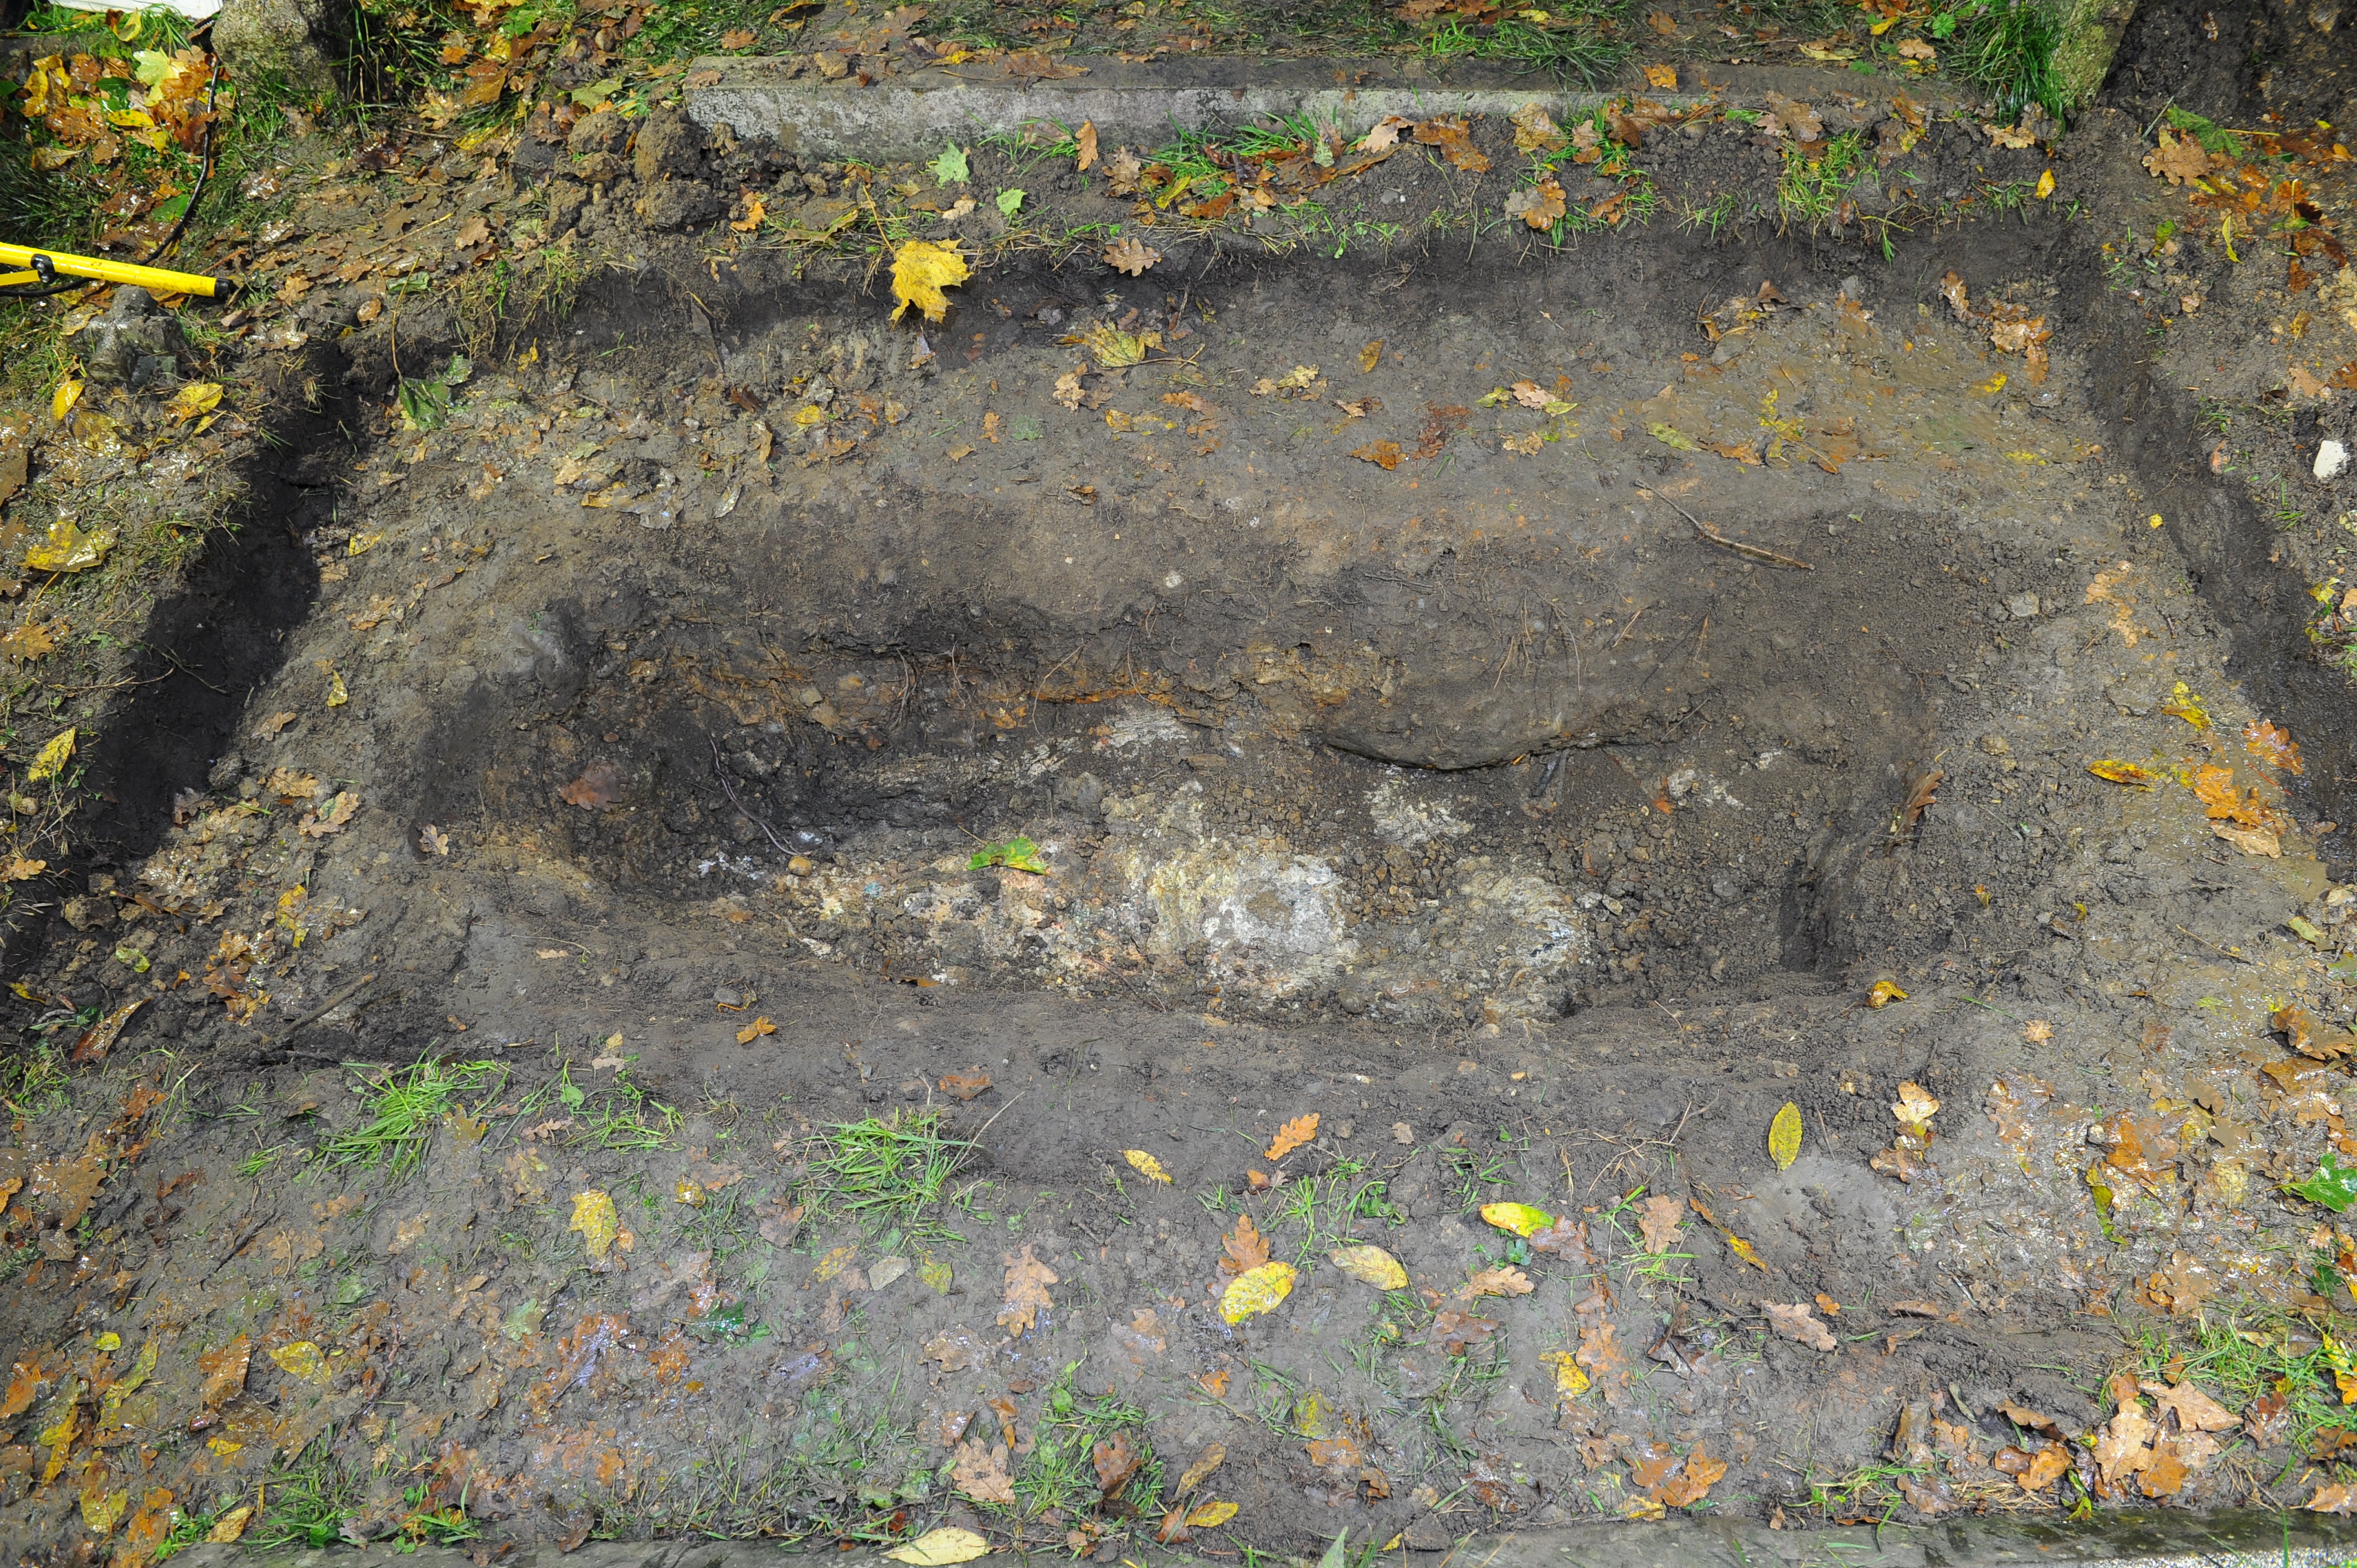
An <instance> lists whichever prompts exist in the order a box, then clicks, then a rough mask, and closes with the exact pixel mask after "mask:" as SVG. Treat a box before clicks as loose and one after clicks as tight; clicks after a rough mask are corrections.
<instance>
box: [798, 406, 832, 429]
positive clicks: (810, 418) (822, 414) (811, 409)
mask: <svg viewBox="0 0 2357 1568" xmlns="http://www.w3.org/2000/svg"><path fill="white" fill-rule="evenodd" d="M825 423H826V410H824V409H823V408H821V407H819V405H818V404H816V403H804V404H802V407H800V408H798V409H796V410H794V424H795V425H796V426H797V427H799V428H801V429H803V430H808V429H809V428H810V427H811V426H812V425H813V424H825Z"/></svg>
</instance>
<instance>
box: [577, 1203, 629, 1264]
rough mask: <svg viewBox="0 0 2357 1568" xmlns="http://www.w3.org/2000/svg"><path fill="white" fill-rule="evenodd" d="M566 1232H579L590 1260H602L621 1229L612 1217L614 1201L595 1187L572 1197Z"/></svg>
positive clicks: (617, 1221)
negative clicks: (570, 1213)
mask: <svg viewBox="0 0 2357 1568" xmlns="http://www.w3.org/2000/svg"><path fill="white" fill-rule="evenodd" d="M565 1229H566V1230H578V1231H580V1232H581V1239H582V1242H583V1244H584V1245H585V1246H586V1247H587V1250H588V1252H589V1255H590V1256H591V1257H592V1258H603V1257H604V1256H605V1255H606V1251H607V1249H608V1248H609V1247H611V1246H613V1244H614V1237H615V1235H616V1234H617V1232H618V1231H619V1230H620V1229H621V1227H620V1222H619V1220H617V1219H615V1217H614V1200H613V1199H612V1198H611V1197H608V1196H607V1195H606V1194H605V1192H604V1191H602V1190H601V1189H599V1188H597V1187H591V1188H590V1189H589V1190H588V1191H587V1192H576V1193H575V1194H574V1195H573V1223H572V1224H570V1225H568V1226H566V1227H565Z"/></svg>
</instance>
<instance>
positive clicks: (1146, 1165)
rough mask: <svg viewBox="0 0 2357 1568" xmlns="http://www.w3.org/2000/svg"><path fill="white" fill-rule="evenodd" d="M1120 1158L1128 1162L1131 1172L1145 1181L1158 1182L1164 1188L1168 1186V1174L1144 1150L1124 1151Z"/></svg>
mask: <svg viewBox="0 0 2357 1568" xmlns="http://www.w3.org/2000/svg"><path fill="white" fill-rule="evenodd" d="M1121 1157H1122V1158H1123V1159H1125V1160H1127V1161H1128V1162H1129V1164H1130V1168H1131V1169H1132V1170H1135V1172H1136V1173H1137V1174H1138V1175H1140V1176H1144V1177H1145V1178H1146V1180H1148V1181H1158V1182H1160V1183H1162V1184H1163V1185H1164V1186H1166V1187H1167V1186H1168V1185H1169V1182H1170V1173H1169V1172H1168V1171H1166V1170H1164V1169H1163V1168H1162V1162H1161V1161H1160V1160H1157V1159H1156V1158H1155V1157H1154V1156H1153V1155H1149V1154H1147V1153H1146V1151H1145V1150H1144V1149H1124V1150H1123V1151H1122V1152H1121Z"/></svg>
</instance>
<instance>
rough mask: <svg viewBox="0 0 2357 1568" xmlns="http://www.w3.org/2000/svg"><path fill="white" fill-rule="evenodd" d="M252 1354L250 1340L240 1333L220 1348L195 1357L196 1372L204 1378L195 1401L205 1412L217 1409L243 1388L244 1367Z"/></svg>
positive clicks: (251, 1342)
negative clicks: (201, 1405)
mask: <svg viewBox="0 0 2357 1568" xmlns="http://www.w3.org/2000/svg"><path fill="white" fill-rule="evenodd" d="M252 1357H253V1341H251V1340H249V1339H248V1338H247V1337H245V1336H244V1335H242V1334H241V1335H239V1336H238V1337H236V1338H234V1339H232V1340H231V1341H230V1342H229V1343H228V1344H226V1345H224V1346H222V1347H221V1348H220V1349H218V1350H208V1351H206V1352H204V1353H203V1354H202V1355H200V1356H199V1357H198V1358H197V1370H198V1371H199V1372H200V1373H202V1374H203V1376H204V1386H203V1390H202V1391H201V1392H200V1393H199V1396H198V1398H199V1402H201V1403H202V1404H203V1405H204V1408H205V1409H207V1410H219V1409H220V1408H221V1406H222V1405H223V1404H224V1403H226V1402H228V1401H229V1400H230V1399H231V1398H232V1397H234V1396H235V1395H236V1393H237V1392H238V1391H239V1390H241V1389H242V1388H244V1387H245V1365H246V1362H247V1361H248V1360H249V1359H251V1358H252Z"/></svg>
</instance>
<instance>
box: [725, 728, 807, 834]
mask: <svg viewBox="0 0 2357 1568" xmlns="http://www.w3.org/2000/svg"><path fill="white" fill-rule="evenodd" d="M704 738H705V741H706V742H707V743H708V744H710V746H711V747H712V776H713V777H714V778H715V779H719V780H720V792H721V793H722V794H724V795H726V796H727V797H728V803H729V804H730V805H732V806H734V807H736V808H737V811H741V812H743V813H744V815H745V817H746V818H747V819H748V821H750V822H752V823H753V825H754V826H755V827H758V828H759V829H760V830H761V832H763V833H764V834H766V835H768V837H769V840H770V843H772V844H774V845H776V847H777V851H778V853H779V854H788V855H790V854H793V853H794V852H793V851H792V850H790V849H788V848H787V847H786V846H785V844H784V843H781V842H780V840H779V838H778V835H777V833H776V832H775V831H774V830H772V829H771V828H770V824H769V822H767V821H766V820H764V819H763V818H762V817H761V816H760V815H759V813H757V812H756V811H753V810H752V808H751V807H749V806H748V805H746V804H745V802H744V801H742V800H738V799H737V791H736V790H735V789H731V788H729V784H728V775H727V774H726V772H724V771H722V769H721V767H720V743H719V742H718V741H716V740H714V739H713V738H712V737H711V736H705V737H704Z"/></svg>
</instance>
